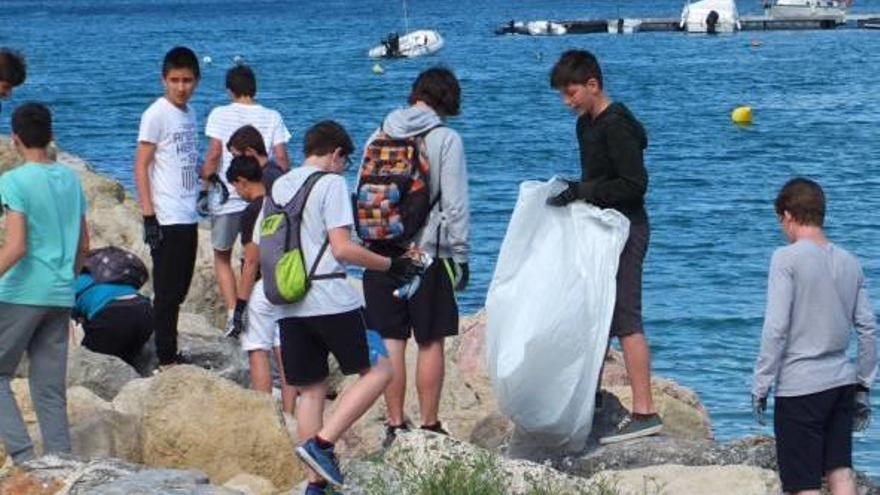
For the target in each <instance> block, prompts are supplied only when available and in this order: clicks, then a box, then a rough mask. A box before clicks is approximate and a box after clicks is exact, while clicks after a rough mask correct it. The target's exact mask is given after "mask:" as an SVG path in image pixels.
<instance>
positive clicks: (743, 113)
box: [730, 106, 752, 124]
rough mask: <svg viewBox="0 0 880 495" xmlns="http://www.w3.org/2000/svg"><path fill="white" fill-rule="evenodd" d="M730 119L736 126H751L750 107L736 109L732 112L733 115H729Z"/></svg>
mask: <svg viewBox="0 0 880 495" xmlns="http://www.w3.org/2000/svg"><path fill="white" fill-rule="evenodd" d="M730 118H731V119H732V120H733V121H734V122H736V123H737V124H751V123H752V107H750V106H742V107H737V108H735V109H734V110H733V113H731V114H730Z"/></svg>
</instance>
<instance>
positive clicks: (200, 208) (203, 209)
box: [196, 190, 211, 217]
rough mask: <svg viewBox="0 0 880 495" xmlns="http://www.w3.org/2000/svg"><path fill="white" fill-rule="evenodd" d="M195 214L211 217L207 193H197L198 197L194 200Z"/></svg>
mask: <svg viewBox="0 0 880 495" xmlns="http://www.w3.org/2000/svg"><path fill="white" fill-rule="evenodd" d="M196 213H198V214H199V215H201V216H203V217H207V216H209V215H211V206H210V205H209V204H208V191H206V190H204V191H199V197H198V199H196Z"/></svg>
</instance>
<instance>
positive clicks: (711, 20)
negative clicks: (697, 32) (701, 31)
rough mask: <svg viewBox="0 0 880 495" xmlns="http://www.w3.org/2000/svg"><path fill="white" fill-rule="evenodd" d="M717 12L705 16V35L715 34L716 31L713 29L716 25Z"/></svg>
mask: <svg viewBox="0 0 880 495" xmlns="http://www.w3.org/2000/svg"><path fill="white" fill-rule="evenodd" d="M718 17H719V15H718V12H716V11H714V10H713V11H711V12H709V15H707V16H706V33H707V34H716V33H717V31H716V30H715V27H716V26H717V25H718Z"/></svg>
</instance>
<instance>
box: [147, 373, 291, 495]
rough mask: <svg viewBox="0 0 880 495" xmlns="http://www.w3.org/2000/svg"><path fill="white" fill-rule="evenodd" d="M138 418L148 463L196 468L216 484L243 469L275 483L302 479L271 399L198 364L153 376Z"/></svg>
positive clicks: (281, 421)
mask: <svg viewBox="0 0 880 495" xmlns="http://www.w3.org/2000/svg"><path fill="white" fill-rule="evenodd" d="M142 421H143V422H142V430H141V435H142V438H143V459H144V462H145V463H146V464H148V465H151V466H165V467H178V468H196V469H200V470H202V471H204V472H205V473H207V474H208V476H209V477H210V478H211V480H212V481H214V482H216V483H225V482H226V481H228V480H229V479H230V478H232V477H233V476H235V475H237V474H239V473H243V472H244V473H251V474H254V475H257V476H262V477H264V478H266V479H268V480H270V481H271V482H272V483H273V484H274V485H275V486H276V487H289V486H291V485H292V484H293V483H295V482H297V481H299V480H301V479H303V478H304V472H303V467H302V466H301V464H300V462H299V461H297V460H296V459H295V457H294V454H293V445H292V444H291V441H290V439H289V437H288V435H287V431H286V429H285V427H284V424H283V420H282V419H281V414H280V411H279V410H278V409H277V406H276V405H275V404H274V403H273V401H272V398H271V397H270V396H269V395H267V394H262V393H259V392H254V391H250V390H243V389H242V388H240V387H238V386H237V385H235V384H234V383H232V382H230V381H228V380H224V379H222V378H219V377H217V376H215V375H214V374H212V373H210V372H208V371H206V370H203V369H201V368H196V367H193V366H187V365H180V366H175V367H173V368H171V369H169V370H168V371H165V372H163V373H161V374H160V375H158V376H156V377H155V378H153V379H152V383H151V385H150V387H149V391H148V393H147V398H146V400H145V403H144V414H143V420H142Z"/></svg>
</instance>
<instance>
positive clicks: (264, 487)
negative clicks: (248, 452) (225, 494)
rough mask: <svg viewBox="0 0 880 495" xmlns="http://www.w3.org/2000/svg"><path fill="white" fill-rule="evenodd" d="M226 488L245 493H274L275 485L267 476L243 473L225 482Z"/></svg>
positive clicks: (268, 494) (254, 494) (245, 494)
mask: <svg viewBox="0 0 880 495" xmlns="http://www.w3.org/2000/svg"><path fill="white" fill-rule="evenodd" d="M223 487H224V488H228V489H230V490H237V491H239V492H241V493H243V494H244V495H274V494H275V492H276V489H275V485H273V484H272V482H271V481H269V480H267V479H266V478H263V477H260V476H254V475H252V474H247V473H241V474H239V475H237V476H235V477H234V478H232V479H231V480H229V481H227V482H226V483H224V484H223Z"/></svg>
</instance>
